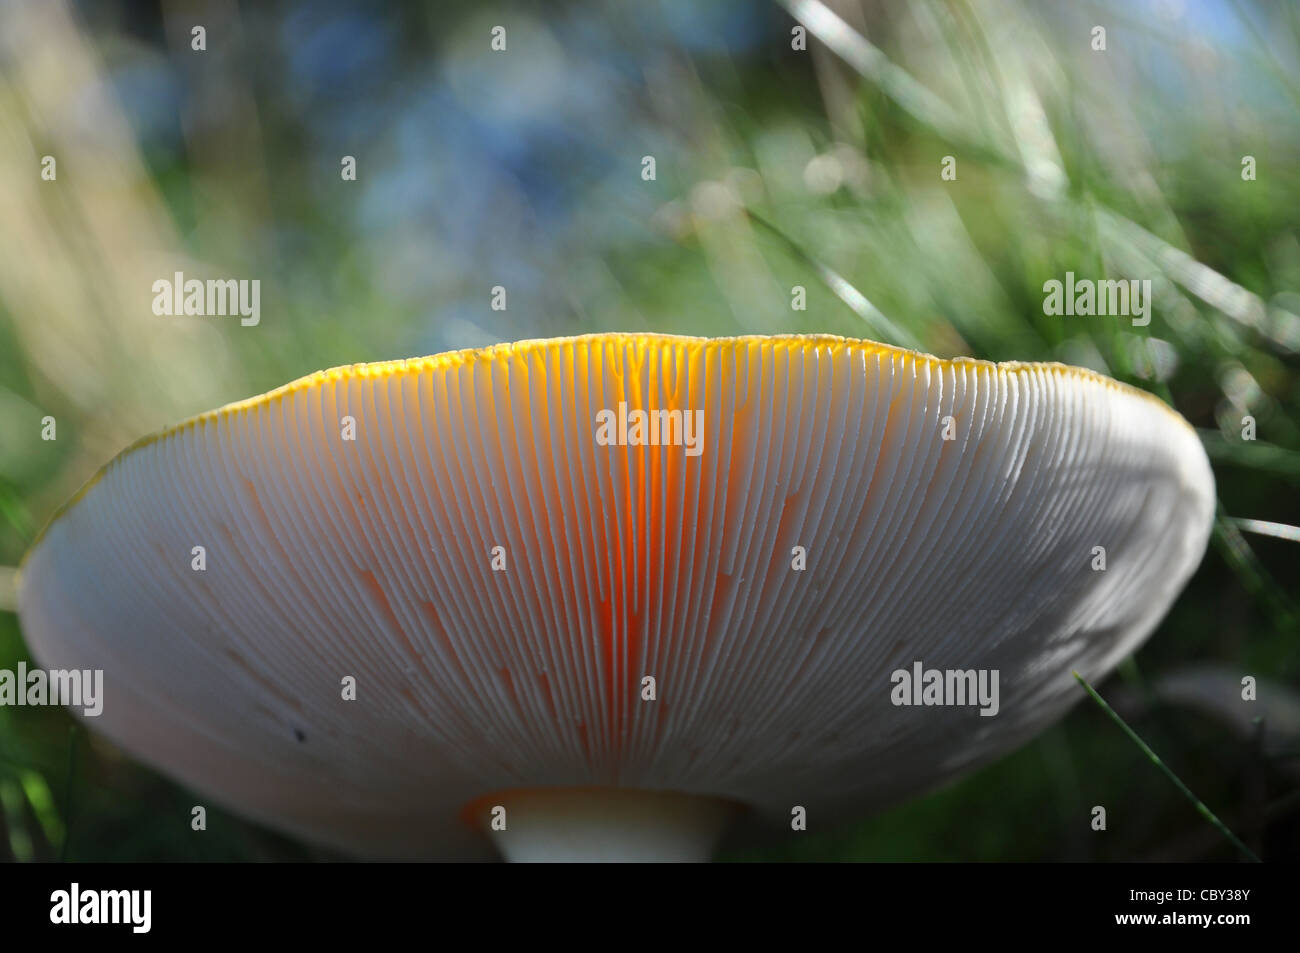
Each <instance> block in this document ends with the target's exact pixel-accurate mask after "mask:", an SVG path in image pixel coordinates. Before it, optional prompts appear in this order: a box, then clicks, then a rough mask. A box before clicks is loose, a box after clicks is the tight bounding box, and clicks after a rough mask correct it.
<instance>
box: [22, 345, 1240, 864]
mask: <svg viewBox="0 0 1300 953" xmlns="http://www.w3.org/2000/svg"><path fill="white" fill-rule="evenodd" d="M620 404H623V405H625V407H624V408H622V409H621V408H620ZM624 410H625V411H626V413H627V416H628V418H629V419H632V412H633V411H636V410H647V411H659V410H670V411H671V410H682V411H691V412H694V411H699V412H701V417H700V418H699V419H700V420H701V422H702V430H701V431H700V432H699V436H700V437H701V443H700V445H699V452H698V453H697V454H692V453H690V452H688V451H689V449H690V448H689V447H688V446H684V445H683V444H685V443H686V442H687V432H686V431H683V432H682V433H681V434H677V433H675V432H669V431H663V432H661V433H660V439H661V442H660V443H659V444H658V445H650V446H642V445H631V441H632V440H633V439H634V438H633V437H632V436H631V434H632V433H633V431H632V430H629V431H628V433H629V436H628V438H627V440H626V441H623V442H622V443H619V442H617V439H616V443H615V445H606V444H607V443H608V441H607V440H606V441H605V442H604V443H602V442H600V441H598V439H597V433H598V426H597V421H598V420H599V419H600V418H599V414H600V412H601V411H608V412H610V413H611V414H614V415H620V414H622V413H623V412H624ZM345 418H353V420H354V439H351V440H349V439H345V437H346V429H347V426H348V422H347V420H346V419H345ZM945 418H951V419H950V420H947V419H945ZM606 419H608V418H606ZM659 419H660V420H661V421H663V422H665V424H667V423H669V422H671V421H670V420H669V418H668V417H666V416H664V417H660V418H659ZM690 419H691V418H690V417H689V416H686V415H684V416H683V417H682V418H681V420H682V421H683V426H685V424H686V422H687V421H689V420H690ZM621 420H622V418H621V417H620V423H619V425H618V426H616V427H615V428H614V430H613V432H614V434H615V436H616V438H618V435H619V434H620V433H621V430H620V427H621ZM609 433H610V431H606V437H608V436H609ZM677 436H680V437H681V440H680V441H677V442H674V440H675V438H676V437H677ZM945 438H947V439H945ZM1213 512H1214V484H1213V477H1212V475H1211V472H1210V467H1209V463H1208V461H1207V459H1206V455H1205V453H1204V451H1203V449H1202V447H1201V445H1200V442H1199V440H1198V438H1197V436H1196V434H1195V432H1194V431H1193V430H1192V428H1191V427H1190V426H1189V425H1188V424H1187V422H1186V421H1185V420H1183V418H1182V417H1180V416H1179V415H1178V414H1177V413H1175V412H1174V411H1172V410H1171V409H1170V408H1169V407H1167V406H1166V405H1165V404H1163V403H1162V402H1160V401H1159V400H1157V399H1156V398H1154V397H1152V396H1151V395H1149V394H1147V393H1145V392H1143V391H1139V390H1136V389H1134V388H1131V387H1128V386H1125V385H1122V384H1119V383H1117V382H1115V381H1113V380H1110V379H1108V378H1106V377H1103V376H1101V375H1099V374H1096V373H1094V372H1091V371H1087V370H1080V369H1077V368H1071V367H1066V366H1064V365H1060V364H1018V363H1017V364H992V363H989V362H986V361H979V360H972V359H965V358H962V359H956V360H941V359H938V358H935V357H932V356H929V355H925V354H920V353H916V352H912V351H906V350H901V349H898V348H894V347H889V346H886V345H881V344H876V343H873V342H869V341H858V340H850V339H844V338H839V337H831V336H824V335H818V336H803V335H783V336H775V337H758V336H752V337H738V338H725V339H709V338H694V337H679V336H672V335H660V334H596V335H587V336H583V337H575V338H561V339H553V340H539V341H525V342H521V343H516V344H505V345H499V346H495V347H489V348H484V349H480V350H464V351H456V352H452V353H446V354H440V355H437V356H433V357H427V358H421V359H413V360H405V361H395V362H391V363H381V364H357V365H352V366H349V367H341V368H336V369H334V370H329V371H323V372H319V373H316V374H313V375H310V376H308V377H304V378H302V379H301V380H298V381H295V382H293V383H291V384H288V385H286V386H284V387H281V388H279V389H278V390H274V391H272V392H270V393H268V394H265V395H263V396H261V397H256V398H253V399H250V400H246V401H243V402H240V403H235V404H231V405H229V406H227V407H223V408H221V409H219V410H215V411H212V412H210V413H206V414H203V415H202V416H199V417H196V418H194V419H192V420H189V421H187V422H185V423H182V424H180V425H179V426H176V427H174V428H172V429H170V430H167V431H165V432H163V433H161V434H159V435H157V436H154V437H151V438H147V439H145V440H143V441H141V442H139V443H137V444H136V445H134V446H133V447H131V448H130V449H128V450H127V451H125V452H124V453H122V454H121V455H119V456H118V457H117V458H116V459H114V460H113V461H112V462H111V463H109V464H108V465H107V466H106V467H105V468H104V469H103V470H102V471H101V472H100V473H99V474H98V475H97V476H96V477H95V478H94V479H92V480H91V481H90V482H89V483H88V484H87V485H86V487H84V488H83V489H82V490H81V492H80V493H78V495H77V496H76V497H75V498H74V499H73V501H72V502H71V503H69V504H68V505H67V506H66V507H65V508H64V509H63V510H62V511H61V512H60V513H59V514H56V516H55V517H54V519H53V520H52V521H51V523H50V524H49V525H48V526H47V528H46V530H45V531H44V533H43V535H42V537H41V538H40V539H39V540H38V542H37V543H36V544H35V545H34V547H33V549H32V550H31V552H30V553H29V554H28V558H27V559H26V561H25V565H24V567H23V570H22V573H21V576H20V583H19V587H20V588H19V605H20V615H21V619H22V624H23V628H24V631H25V633H26V638H27V640H28V644H29V645H30V647H31V649H32V650H33V652H34V654H35V655H36V657H37V659H38V660H39V661H40V662H41V664H43V665H45V666H46V667H49V668H77V669H102V670H103V671H104V702H103V712H102V715H100V716H99V717H97V718H94V719H92V727H95V728H97V729H98V730H100V731H102V732H103V733H104V734H106V735H107V736H108V737H109V738H111V739H113V740H114V741H116V742H117V743H118V744H120V745H121V746H122V747H123V748H125V749H126V750H127V751H129V752H132V753H133V754H135V755H136V756H138V757H139V758H141V759H143V760H144V761H146V762H149V763H151V764H153V765H155V766H156V767H158V768H159V769H160V770H162V771H164V772H165V773H167V774H169V775H171V776H173V777H175V778H177V779H179V780H180V781H181V782H183V783H185V784H187V785H189V786H191V787H193V788H194V789H196V790H197V791H200V792H202V793H204V794H205V795H207V796H210V797H212V798H214V799H217V800H218V801H220V802H222V803H224V804H226V805H229V806H231V807H233V808H234V809H236V810H238V811H240V812H241V813H244V814H246V815H248V816H251V817H254V818H256V819H259V820H261V821H263V822H266V823H269V824H271V825H273V826H276V827H279V828H281V829H284V830H288V831H291V832H294V833H297V834H299V835H302V836H304V837H307V838H309V839H313V840H316V841H318V842H322V843H327V844H330V845H333V846H336V847H339V848H343V849H346V850H350V851H355V852H359V853H363V854H367V855H375V856H410V855H424V856H429V855H441V856H473V855H476V854H479V853H482V852H484V851H486V850H489V849H490V844H489V841H488V838H487V836H485V835H484V834H483V833H482V832H481V827H482V824H481V821H480V819H478V818H476V817H471V816H469V813H467V811H468V808H467V805H471V804H482V803H483V798H485V797H489V796H490V795H491V794H492V793H493V792H497V791H511V790H520V789H530V788H546V787H551V786H555V787H561V786H565V787H578V788H592V787H614V788H626V789H639V790H648V791H666V792H679V793H686V794H700V795H710V796H713V797H717V798H723V799H729V800H731V801H735V802H739V803H741V804H743V805H746V806H747V807H748V808H749V809H750V815H751V819H752V820H754V821H756V822H758V823H759V824H764V823H766V824H769V825H773V826H780V827H784V828H785V829H788V827H789V819H790V816H791V809H792V807H793V806H795V805H799V806H803V807H805V808H806V810H807V811H808V814H809V816H810V817H815V818H816V819H817V820H818V821H819V822H820V823H824V822H826V821H828V820H830V819H833V818H834V817H836V816H842V815H843V814H845V813H848V812H854V811H865V810H869V809H873V808H878V807H881V806H884V805H886V804H889V803H891V802H894V801H897V800H900V799H902V798H905V797H906V796H908V795H910V794H913V793H916V792H918V791H921V790H924V789H928V788H931V787H933V786H935V785H936V784H938V783H940V782H942V781H943V780H945V779H947V778H950V777H952V776H955V775H957V774H959V773H961V772H963V771H966V770H968V769H970V768H971V767H973V766H975V765H977V764H979V763H982V762H985V761H987V760H989V759H991V758H993V757H995V756H996V755H998V754H1000V753H1002V752H1005V751H1007V750H1009V749H1011V748H1013V747H1015V746H1016V745H1018V744H1020V743H1021V742H1023V741H1024V740H1026V739H1028V738H1030V737H1031V736H1033V735H1034V734H1035V733H1036V732H1038V731H1040V730H1041V729H1043V728H1044V727H1046V726H1047V725H1048V724H1049V723H1050V722H1052V721H1053V720H1054V719H1056V718H1058V717H1059V716H1060V715H1061V714H1062V713H1063V712H1064V711H1066V709H1068V708H1069V707H1070V706H1071V705H1072V704H1074V703H1075V702H1076V701H1077V700H1078V699H1079V698H1080V697H1081V693H1080V691H1079V690H1078V686H1077V684H1076V683H1075V682H1074V681H1073V679H1072V677H1071V672H1072V671H1073V670H1077V671H1079V672H1080V673H1081V674H1083V675H1084V676H1086V677H1089V678H1097V677H1099V676H1101V675H1102V674H1104V673H1105V672H1106V671H1108V670H1109V669H1110V668H1111V667H1113V666H1114V665H1115V664H1116V663H1117V662H1118V661H1119V660H1121V659H1122V658H1123V657H1124V656H1126V655H1127V654H1128V653H1130V652H1132V651H1133V650H1134V648H1135V647H1136V646H1137V645H1139V644H1140V643H1141V642H1142V641H1143V640H1144V639H1145V638H1146V637H1147V635H1149V634H1150V632H1151V631H1152V629H1153V628H1154V627H1155V626H1156V624H1157V623H1158V622H1159V620H1160V619H1161V617H1162V616H1163V615H1164V613H1165V611H1166V610H1167V609H1168V608H1169V606H1170V604H1171V603H1172V602H1173V600H1174V598H1175V596H1176V595H1177V594H1178V592H1179V591H1180V590H1181V588H1182V587H1183V585H1184V584H1185V583H1186V581H1187V579H1188V577H1189V576H1190V575H1191V573H1192V572H1193V570H1194V569H1195V568H1196V566H1197V564H1198V563H1199V561H1200V559H1201V556H1202V554H1203V552H1204V550H1205V545H1206V541H1207V538H1208V535H1209V530H1210V526H1211V522H1212V517H1213ZM198 546H202V547H203V548H204V549H203V553H204V557H205V559H206V568H204V569H202V570H199V569H196V568H195V567H196V565H197V556H196V555H195V550H194V547H198ZM497 547H501V548H500V549H497ZM796 547H802V550H803V552H804V553H805V556H804V559H805V560H806V568H798V567H797V563H798V556H797V552H798V550H796ZM1095 547H1102V548H1103V549H1104V554H1103V555H1104V566H1105V568H1104V570H1102V569H1098V568H1096V567H1097V564H1098V560H1097V554H1098V552H1099V551H1098V550H1097V549H1095ZM502 559H504V563H503V562H502ZM494 563H495V567H494ZM917 663H920V664H922V665H923V666H924V668H925V669H938V670H948V669H951V670H986V671H996V672H997V673H998V677H999V681H998V686H999V693H1000V698H999V703H998V711H997V713H996V715H992V716H987V715H981V714H980V710H979V708H977V707H974V706H972V705H971V704H966V705H948V706H926V705H910V706H909V705H901V704H895V699H894V698H892V697H891V696H892V695H893V694H894V692H893V689H894V687H895V682H894V681H893V676H892V673H895V672H898V671H904V672H907V671H911V670H912V669H913V667H914V666H915V665H916V664H917ZM647 676H650V677H653V679H654V682H653V690H654V696H655V697H654V699H653V700H647V699H646V697H645V696H646V694H647V688H646V686H647V684H648V683H646V682H645V681H644V679H645V678H646V677H647ZM348 677H351V678H353V679H355V699H354V700H351V699H345V698H344V697H343V696H344V695H345V694H346V692H345V690H344V688H343V686H344V680H345V679H346V678H348ZM489 800H490V797H489Z"/></svg>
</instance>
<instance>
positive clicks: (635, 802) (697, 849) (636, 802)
mask: <svg viewBox="0 0 1300 953" xmlns="http://www.w3.org/2000/svg"><path fill="white" fill-rule="evenodd" d="M479 803H489V804H492V805H494V806H496V805H499V806H501V807H504V808H505V816H504V823H505V829H504V830H491V831H489V833H490V835H491V837H492V839H493V840H494V841H495V842H496V844H497V846H498V848H499V849H500V850H501V853H502V854H503V855H504V856H505V858H506V860H509V861H513V862H524V863H530V862H538V861H541V862H546V861H558V862H577V863H583V862H610V861H639V862H652V863H653V862H678V861H706V860H708V859H709V857H710V856H711V855H712V853H713V848H714V845H716V844H717V842H718V838H719V837H720V836H721V835H722V832H723V829H724V828H725V827H726V825H727V822H728V821H729V820H731V818H732V817H733V816H734V814H735V813H736V809H737V805H735V804H733V803H732V802H729V801H724V800H722V799H720V798H712V797H704V796H697V795H691V794H677V793H673V792H666V791H635V790H623V789H619V788H531V789H528V790H518V791H506V792H502V793H501V794H499V795H496V796H494V797H490V798H484V799H483V801H480V802H479Z"/></svg>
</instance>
